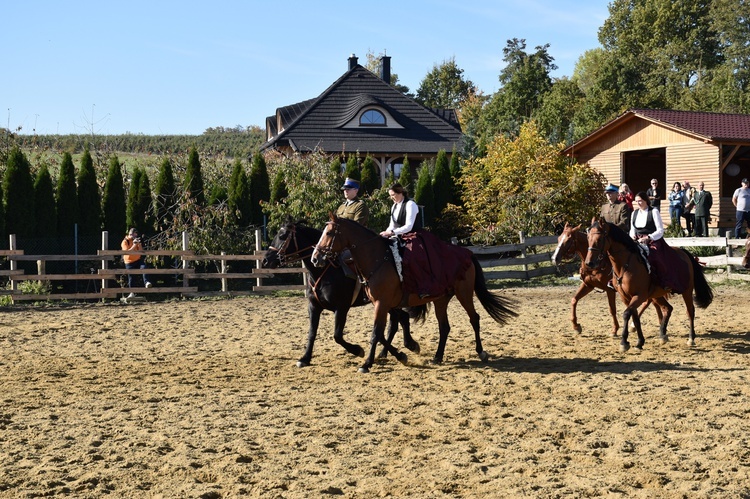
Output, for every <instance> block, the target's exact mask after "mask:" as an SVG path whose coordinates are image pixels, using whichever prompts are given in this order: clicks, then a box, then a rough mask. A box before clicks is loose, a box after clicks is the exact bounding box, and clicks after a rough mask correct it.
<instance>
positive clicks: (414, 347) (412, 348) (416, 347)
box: [406, 341, 420, 353]
mask: <svg viewBox="0 0 750 499" xmlns="http://www.w3.org/2000/svg"><path fill="white" fill-rule="evenodd" d="M406 349H407V350H409V351H411V352H414V353H419V352H420V350H419V343H417V342H416V341H413V342H411V343H410V344H408V345H406Z"/></svg>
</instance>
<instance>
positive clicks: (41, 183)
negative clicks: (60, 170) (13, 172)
mask: <svg viewBox="0 0 750 499" xmlns="http://www.w3.org/2000/svg"><path fill="white" fill-rule="evenodd" d="M34 216H35V223H34V228H35V231H36V235H37V236H39V237H55V236H56V235H57V210H56V209H55V188H54V186H53V185H52V176H51V175H50V173H49V169H48V168H47V164H46V163H42V166H41V167H40V168H39V172H37V174H36V179H34Z"/></svg>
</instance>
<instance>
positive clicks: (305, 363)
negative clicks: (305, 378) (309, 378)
mask: <svg viewBox="0 0 750 499" xmlns="http://www.w3.org/2000/svg"><path fill="white" fill-rule="evenodd" d="M309 366H310V363H309V362H305V361H304V360H298V361H297V367H309Z"/></svg>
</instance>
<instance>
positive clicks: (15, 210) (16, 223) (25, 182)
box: [3, 146, 35, 237]
mask: <svg viewBox="0 0 750 499" xmlns="http://www.w3.org/2000/svg"><path fill="white" fill-rule="evenodd" d="M5 165H6V166H5V176H4V177H3V194H4V195H5V196H4V200H3V201H4V204H5V214H6V217H5V229H6V230H7V232H8V234H16V235H17V236H19V237H29V236H33V235H34V221H35V220H34V218H35V217H34V180H33V178H32V177H31V165H30V164H29V160H28V159H26V156H25V155H24V153H23V152H21V149H19V148H18V147H17V146H16V147H13V149H11V151H10V154H8V160H7V161H6V163H5Z"/></svg>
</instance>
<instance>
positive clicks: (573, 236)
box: [552, 222, 662, 338]
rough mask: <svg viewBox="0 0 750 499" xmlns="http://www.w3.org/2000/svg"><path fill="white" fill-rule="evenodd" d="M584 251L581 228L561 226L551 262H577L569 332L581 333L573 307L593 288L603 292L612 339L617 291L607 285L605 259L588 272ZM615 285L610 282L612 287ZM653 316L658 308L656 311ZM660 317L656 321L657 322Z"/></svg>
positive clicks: (615, 329) (616, 324)
mask: <svg viewBox="0 0 750 499" xmlns="http://www.w3.org/2000/svg"><path fill="white" fill-rule="evenodd" d="M587 251H588V240H587V236H586V233H585V232H581V226H580V225H578V226H576V227H571V226H570V225H568V223H567V222H566V223H565V227H564V228H563V231H562V233H561V234H560V235H559V236H558V237H557V248H555V252H554V254H553V255H552V261H553V262H554V263H555V265H560V264H561V263H562V262H563V260H571V259H573V258H574V257H575V256H576V255H578V257H579V258H580V259H581V269H580V274H581V285H580V286H579V287H578V291H576V294H575V295H573V298H572V299H571V300H570V321H571V322H572V323H573V330H574V331H577V332H579V333H580V332H581V330H582V328H581V325H580V324H579V323H578V316H577V314H576V308H577V306H578V302H579V301H580V300H581V299H582V298H583V297H584V296H586V295H588V294H589V293H591V292H592V291H593V290H595V289H601V290H602V291H604V292H605V293H607V302H608V304H609V315H610V316H612V337H613V338H616V337H617V334H618V333H619V330H620V322H619V321H618V320H617V301H616V297H617V291H615V288H614V287H610V286H608V284H610V283H611V282H612V263H611V262H610V261H609V258H602V259H601V260H600V261H599V266H598V267H597V268H594V269H591V268H589V267H588V266H587V265H586V264H585V263H584V260H585V259H586V252H587ZM616 284H617V283H614V285H616ZM649 303H650V301H647V302H646V303H644V304H643V305H642V306H641V309H640V310H639V311H638V315H639V316H641V315H642V314H643V311H644V310H645V309H646V307H648V305H649ZM656 310H657V313H661V309H659V308H658V307H657V308H656ZM661 319H662V318H661V316H660V317H659V322H661Z"/></svg>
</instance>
